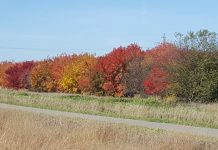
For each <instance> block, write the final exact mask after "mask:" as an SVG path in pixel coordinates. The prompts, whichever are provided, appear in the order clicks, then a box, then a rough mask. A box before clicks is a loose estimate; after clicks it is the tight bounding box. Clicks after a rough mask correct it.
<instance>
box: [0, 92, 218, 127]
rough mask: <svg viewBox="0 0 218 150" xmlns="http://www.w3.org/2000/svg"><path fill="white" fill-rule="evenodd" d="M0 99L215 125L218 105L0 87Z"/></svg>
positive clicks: (18, 103) (68, 108)
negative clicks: (37, 91)
mask: <svg viewBox="0 0 218 150" xmlns="http://www.w3.org/2000/svg"><path fill="white" fill-rule="evenodd" d="M0 102H1V103H8V104H15V105H23V106H30V107H37V108H46V109H53V110H61V111H70V112H80V113H87V114H97V115H105V116H112V117H122V118H131V119H141V120H148V121H155V122H167V123H176V124H185V125H193V126H202V127H211V128H218V104H195V103H192V104H182V103H177V104H175V103H174V104H167V103H164V102H161V101H160V100H159V99H158V98H155V97H150V98H147V99H140V98H134V99H128V98H112V97H96V96H82V95H70V94H60V93H34V92H27V91H14V90H7V89H0Z"/></svg>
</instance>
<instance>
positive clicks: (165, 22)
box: [0, 0, 218, 61]
mask: <svg viewBox="0 0 218 150" xmlns="http://www.w3.org/2000/svg"><path fill="white" fill-rule="evenodd" d="M217 15H218V1H217V0H181V1H179V0H178V1H176V0H0V61H4V60H14V61H23V60H32V59H35V60H40V59H44V58H47V57H52V56H56V55H58V54H61V53H68V54H71V53H82V52H90V53H95V54H96V55H104V54H105V53H108V52H110V51H111V50H112V49H113V48H114V47H118V46H120V45H122V46H126V45H128V44H130V43H137V44H139V45H140V46H141V47H142V48H143V49H147V48H152V47H153V46H155V45H157V44H158V43H159V42H160V41H161V40H162V39H161V37H162V36H163V34H164V33H165V34H166V36H167V39H168V40H170V41H173V39H174V33H175V32H181V33H186V32H187V31H190V30H193V31H197V30H199V29H209V30H210V31H214V32H218V19H217Z"/></svg>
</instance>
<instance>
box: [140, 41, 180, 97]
mask: <svg viewBox="0 0 218 150" xmlns="http://www.w3.org/2000/svg"><path fill="white" fill-rule="evenodd" d="M178 58H179V50H178V48H177V47H176V46H175V45H173V44H171V43H166V42H165V43H161V44H159V45H158V46H156V47H154V48H152V49H150V50H148V51H146V53H145V57H144V64H145V65H146V69H147V72H148V74H147V77H146V78H145V81H144V88H145V93H146V94H148V95H160V96H164V95H166V94H168V93H169V91H168V90H170V88H171V86H172V82H171V77H172V74H173V71H172V70H173V68H175V66H176V60H177V59H178Z"/></svg>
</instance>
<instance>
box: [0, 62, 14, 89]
mask: <svg viewBox="0 0 218 150" xmlns="http://www.w3.org/2000/svg"><path fill="white" fill-rule="evenodd" d="M12 65H13V63H11V62H2V63H0V86H2V87H6V86H7V85H8V83H7V80H6V73H5V72H6V70H7V69H8V68H10V67H11V66H12Z"/></svg>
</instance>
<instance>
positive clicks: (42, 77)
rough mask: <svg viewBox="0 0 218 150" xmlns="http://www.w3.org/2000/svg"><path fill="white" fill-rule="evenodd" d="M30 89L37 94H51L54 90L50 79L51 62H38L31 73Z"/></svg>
mask: <svg viewBox="0 0 218 150" xmlns="http://www.w3.org/2000/svg"><path fill="white" fill-rule="evenodd" d="M31 85H32V89H33V90H35V91H39V92H53V91H55V90H56V84H55V80H54V79H53V77H52V60H44V61H42V62H38V63H37V65H36V66H35V67H34V68H33V69H32V71H31Z"/></svg>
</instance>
